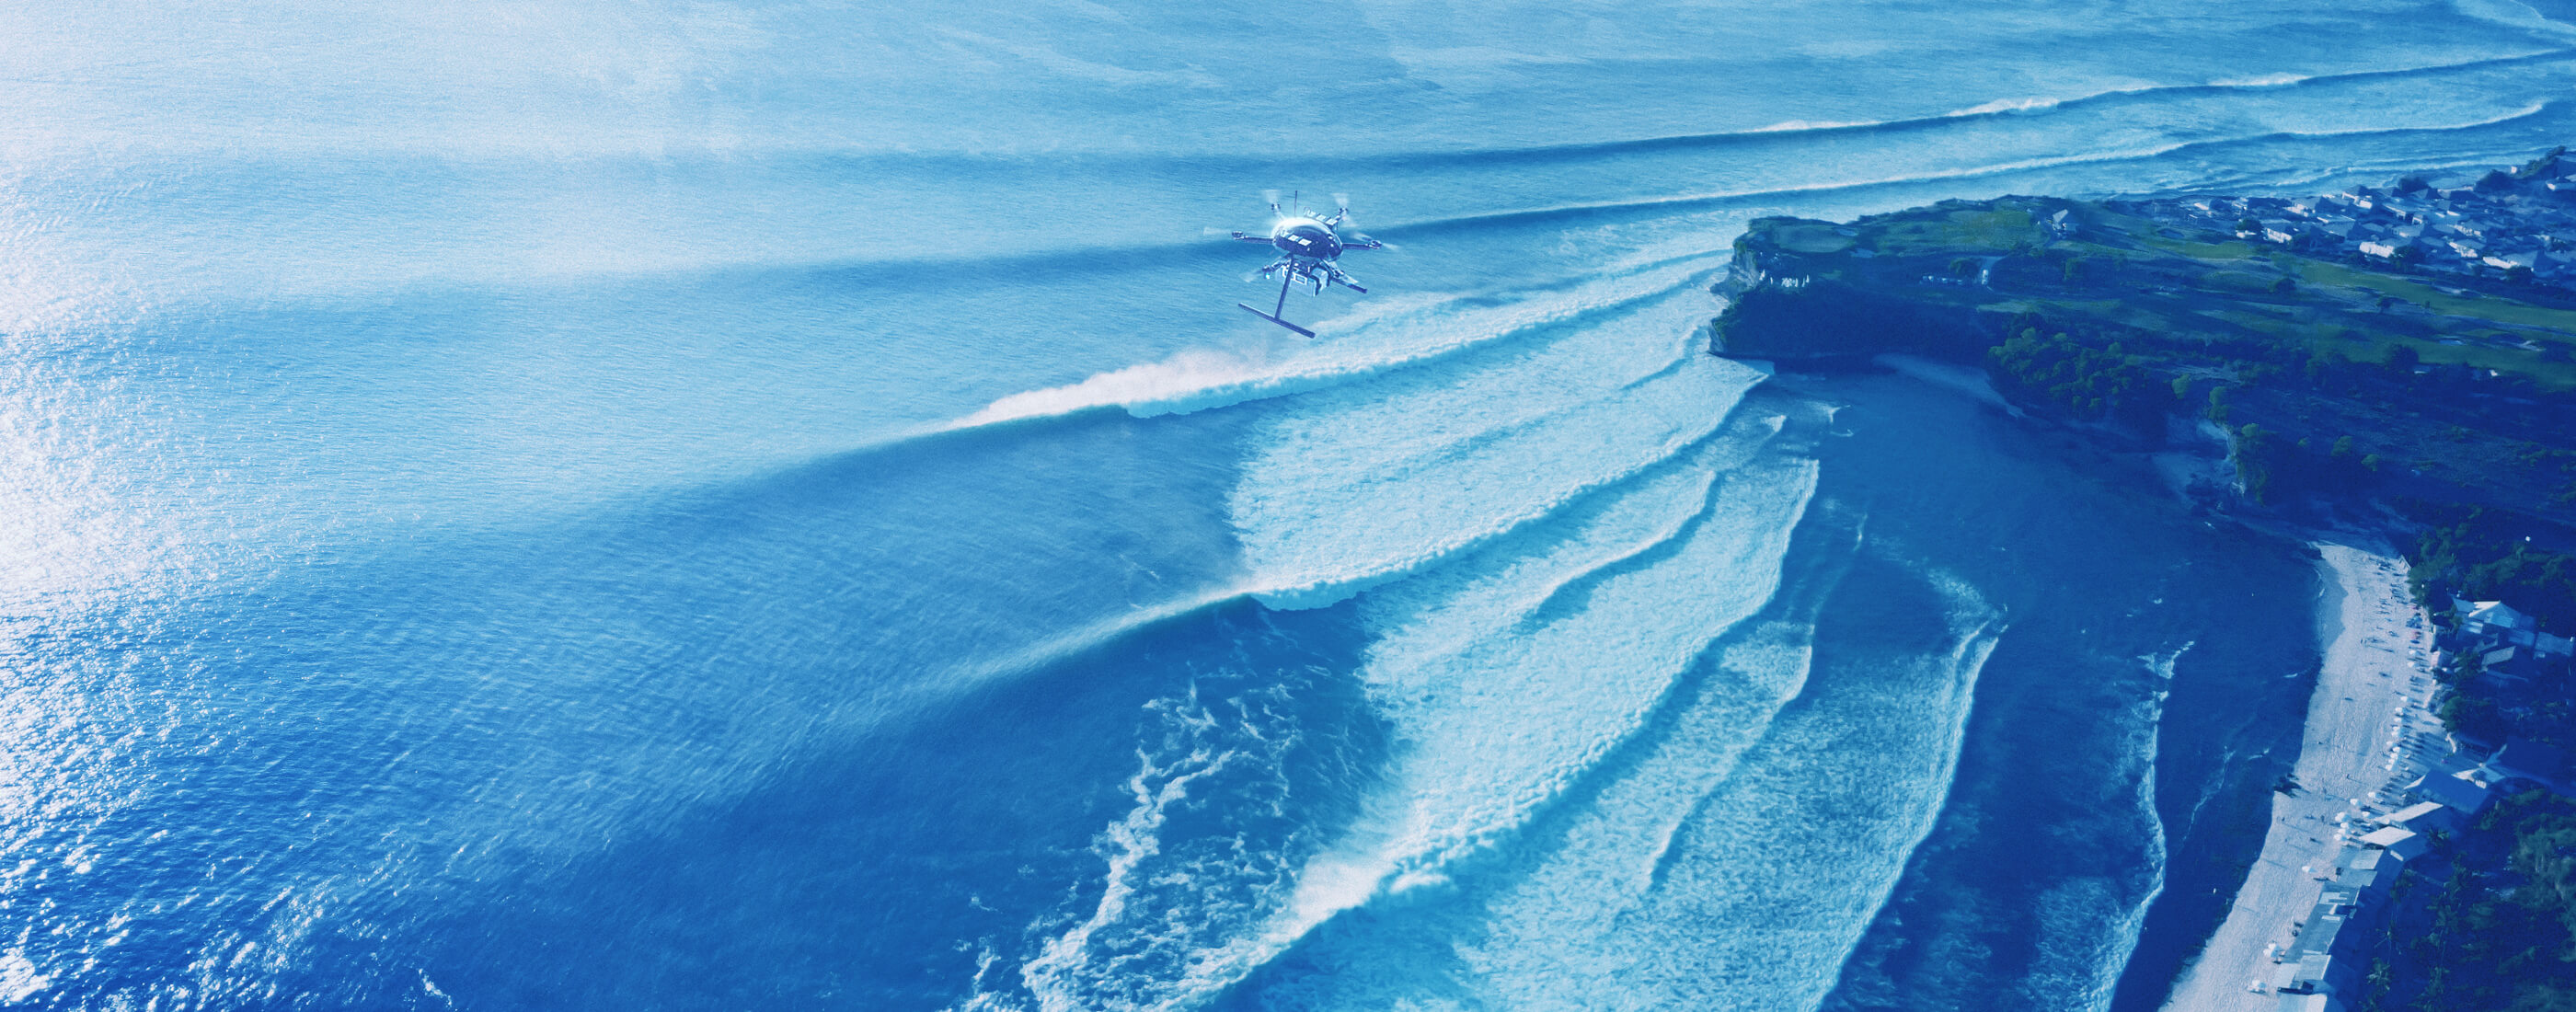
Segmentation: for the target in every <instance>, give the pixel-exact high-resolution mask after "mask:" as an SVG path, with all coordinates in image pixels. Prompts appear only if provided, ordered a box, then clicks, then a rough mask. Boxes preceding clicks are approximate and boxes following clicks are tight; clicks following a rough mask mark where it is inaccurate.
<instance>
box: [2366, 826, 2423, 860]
mask: <svg viewBox="0 0 2576 1012" xmlns="http://www.w3.org/2000/svg"><path fill="white" fill-rule="evenodd" d="M2361 844H2362V846H2365V847H2375V848H2378V849H2379V850H2381V851H2383V852H2385V853H2387V855H2388V856H2390V857H2393V858H2396V859H2398V860H2400V861H2406V860H2411V859H2413V858H2416V857H2419V856H2421V855H2422V854H2423V853H2424V851H2425V850H2427V849H2429V848H2430V847H2431V846H2432V843H2431V841H2429V840H2427V839H2425V837H2424V834H2422V833H2418V832H2416V831H2414V830H2411V829H2407V828H2406V827H2404V826H2382V827H2380V828H2378V829H2374V830H2371V831H2370V832H2368V833H2364V834H2362V837H2361Z"/></svg>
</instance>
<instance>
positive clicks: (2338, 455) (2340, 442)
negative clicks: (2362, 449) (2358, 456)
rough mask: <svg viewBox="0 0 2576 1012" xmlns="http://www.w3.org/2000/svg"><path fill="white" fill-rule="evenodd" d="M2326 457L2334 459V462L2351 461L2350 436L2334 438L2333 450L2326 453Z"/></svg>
mask: <svg viewBox="0 0 2576 1012" xmlns="http://www.w3.org/2000/svg"><path fill="white" fill-rule="evenodd" d="M2326 456H2328V457H2330V458H2333V459H2335V460H2351V459H2352V437H2351V436H2337V437H2335V441H2334V449H2333V450H2332V451H2330V452H2328V453H2327V454H2326Z"/></svg>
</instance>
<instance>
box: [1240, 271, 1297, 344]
mask: <svg viewBox="0 0 2576 1012" xmlns="http://www.w3.org/2000/svg"><path fill="white" fill-rule="evenodd" d="M1281 262H1282V263H1286V262H1287V260H1286V258H1282V260H1281ZM1296 281H1297V269H1296V267H1294V266H1290V267H1289V268H1288V273H1287V275H1286V276H1284V277H1281V278H1280V279H1279V304H1278V305H1277V306H1273V307H1271V310H1270V311H1269V312H1267V313H1265V312H1262V311H1260V310H1258V309H1254V308H1252V307H1251V306H1244V305H1243V303H1240V302H1237V303H1235V305H1238V306H1243V311H1244V312H1247V313H1250V314H1252V315H1254V316H1258V317H1260V318H1262V319H1264V320H1268V321H1270V322H1272V323H1276V324H1278V325H1280V326H1282V327H1286V328H1288V329H1290V330H1293V331H1296V332H1298V333H1300V334H1304V335H1306V336H1307V337H1313V336H1315V332H1314V331H1311V330H1308V329H1306V328H1304V327H1300V326H1298V325H1296V324H1293V323H1290V322H1288V321H1286V320H1283V319H1280V318H1279V314H1280V313H1282V312H1284V311H1286V310H1287V308H1288V286H1289V285H1292V284H1295V283H1296Z"/></svg>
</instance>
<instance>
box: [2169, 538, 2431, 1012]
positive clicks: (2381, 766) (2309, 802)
mask: <svg viewBox="0 0 2576 1012" xmlns="http://www.w3.org/2000/svg"><path fill="white" fill-rule="evenodd" d="M2309 544H2310V546H2311V547H2314V548H2315V549H2316V550H2317V553H2318V556H2319V559H2318V563H2317V568H2318V573H2319V576H2320V577H2321V578H2322V582H2323V587H2322V589H2321V592H2320V594H2319V595H2318V601H2317V609H2316V623H2317V638H2318V641H2319V643H2320V644H2322V646H2323V648H2324V662H2323V665H2322V666H2321V667H2320V669H2319V671H2318V674H2317V685H2316V689H2315V691H2314V693H2313V694H2312V695H2311V696H2310V697H2309V702H2308V712H2307V721H2306V727H2305V731H2304V733H2303V734H2302V735H2301V739H2300V743H2301V744H2300V749H2299V758H2298V762H2297V764H2296V766H2295V767H2294V772H2293V774H2292V776H2293V777H2294V778H2295V779H2296V780H2297V781H2298V784H2299V785H2300V787H2301V788H2302V789H2301V790H2299V791H2298V792H2297V793H2296V794H2295V795H2292V794H2284V793H2281V792H2279V791H2275V792H2273V794H2272V823H2271V827H2270V829H2269V830H2268V831H2267V833H2266V835H2265V837H2264V840H2263V852H2262V856H2261V857H2260V858H2259V859H2257V860H2256V861H2255V862H2254V865H2253V866H2252V867H2251V868H2249V869H2248V870H2247V871H2246V875H2245V881H2244V883H2243V884H2242V885H2240V886H2239V887H2238V888H2237V891H2236V896H2235V899H2234V901H2233V902H2232V903H2231V905H2230V906H2229V908H2228V912H2227V918H2226V920H2225V921H2223V922H2222V923H2220V925H2219V927H2218V929H2217V930H2216V931H2215V932H2212V933H2211V935H2210V937H2209V940H2208V944H2207V945H2206V947H2205V948H2203V950H2202V951H2201V953H2200V955H2199V956H2198V957H2196V958H2194V959H2193V960H2192V962H2191V963H2190V964H2189V965H2187V966H2185V967H2184V968H2183V971H2182V973H2181V975H2180V976H2179V977H2177V978H2176V979H2175V981H2174V985H2173V989H2172V990H2171V991H2170V992H2169V993H2168V995H2167V997H2166V1000H2165V1004H2164V1006H2163V1007H2164V1008H2165V1009H2169V1010H2176V1012H2204V1010H2207V1012H2230V1010H2243V1012H2271V1010H2273V1009H2276V1008H2278V1004H2277V1003H2278V999H2277V998H2276V997H2275V996H2274V995H2273V994H2272V993H2271V989H2270V987H2269V985H2270V984H2271V983H2272V982H2273V981H2274V980H2275V979H2276V978H2277V976H2278V971H2279V964H2276V963H2275V962H2274V961H2273V958H2272V956H2273V953H2275V952H2277V951H2281V950H2283V949H2286V948H2287V947H2288V946H2289V943H2290V942H2291V940H2292V939H2293V938H2294V937H2295V926H2296V925H2297V924H2298V923H2299V922H2301V921H2303V920H2304V919H2305V918H2306V917H2307V916H2308V913H2309V911H2310V909H2311V907H2312V905H2313V904H2314V903H2315V902H2316V898H2317V883H2318V881H2319V880H2320V879H2321V878H2323V877H2325V874H2324V873H2325V872H2327V871H2330V869H2331V868H2332V866H2333V863H2334V857H2335V853H2336V851H2337V850H2338V848H2339V846H2340V841H2339V840H2338V838H2337V835H2336V823H2335V821H2334V820H2335V818H2336V816H2338V815H2342V814H2345V813H2353V812H2357V811H2367V810H2371V809H2373V808H2374V807H2376V806H2375V805H2374V801H2373V799H2374V796H2375V795H2376V794H2377V793H2378V792H2379V791H2380V790H2381V789H2382V787H2383V786H2384V785H2385V784H2386V782H2387V780H2388V778H2389V775H2390V769H2389V768H2388V766H2387V764H2386V758H2387V756H2388V755H2389V750H2390V748H2391V747H2392V746H2393V745H2394V743H2395V739H2396V736H2397V734H2398V731H2397V730H2396V729H2394V728H2392V723H2391V716H2392V715H2393V714H2395V713H2397V712H2398V711H2400V710H2404V711H2406V712H2407V714H2408V715H2409V717H2410V718H2412V719H2423V717H2424V714H2423V703H2422V701H2421V698H2420V692H2419V691H2418V690H2417V688H2416V684H2417V683H2416V680H2417V679H2418V678H2419V677H2421V676H2420V675H2419V674H2418V672H2416V670H2415V669H2414V667H2413V666H2412V664H2411V663H2410V659H2409V658H2408V656H2407V654H2406V652H2405V644H2406V643H2407V639H2406V637H2407V629H2406V621H2407V619H2408V618H2409V617H2410V616H2414V615H2416V611H2415V608H2414V606H2413V604H2412V602H2410V601H2408V600H2407V599H2406V594H2405V585H2406V571H2407V570H2406V563H2405V560H2404V559H2403V557H2401V556H2399V555H2398V554H2397V553H2396V552H2394V551H2391V550H2389V549H2388V548H2386V547H2385V546H2381V545H2367V546H2365V545H2357V544H2346V543H2338V542H2334V541H2324V540H2317V541H2311V542H2309ZM2274 946H2278V947H2279V948H2278V949H2275V948H2272V947H2274ZM2258 981H2260V982H2262V983H2263V984H2264V985H2265V986H2264V987H2262V988H2261V989H2260V990H2255V989H2251V988H2249V986H2248V985H2250V984H2253V983H2255V982H2258Z"/></svg>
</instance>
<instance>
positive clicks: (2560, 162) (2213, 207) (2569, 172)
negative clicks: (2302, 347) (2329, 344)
mask: <svg viewBox="0 0 2576 1012" xmlns="http://www.w3.org/2000/svg"><path fill="white" fill-rule="evenodd" d="M2171 207H2172V209H2173V210H2175V211H2177V212H2179V213H2180V214H2181V215H2182V216H2183V217H2185V218H2187V219H2190V220H2191V223H2192V224H2194V225H2197V226H2199V227H2200V228H2202V229H2205V230H2210V231H2218V232H2231V233H2235V234H2237V235H2240V236H2244V237H2246V238H2249V239H2257V240H2259V241H2262V242H2268V243H2272V244H2275V245H2279V246H2286V247H2289V248H2292V249H2295V250H2298V251H2300V252H2304V253H2311V254H2318V255H2345V254H2349V255H2353V256H2358V257H2362V258H2365V259H2371V260H2381V261H2390V262H2400V261H2402V262H2407V263H2411V264H2413V265H2415V266H2417V267H2419V268H2422V269H2424V270H2428V271H2438V272H2444V273H2451V274H2464V275H2486V276H2503V275H2510V274H2512V273H2513V272H2515V271H2517V270H2520V271H2525V272H2528V273H2529V275H2530V276H2531V277H2533V278H2536V279H2543V280H2554V281H2558V282H2560V283H2562V284H2567V283H2576V159H2569V158H2564V157H2557V156H2552V157H2550V158H2547V159H2544V160H2542V161H2540V162H2537V163H2534V164H2533V165H2532V166H2531V167H2529V168H2527V169H2525V170H2523V171H2522V172H2521V173H2520V174H2516V175H2514V176H2511V177H2509V178H2507V179H2505V180H2502V181H2500V182H2489V183H2482V184H2480V185H2477V186H2460V187H2452V188H2448V189H2437V188H2433V187H2429V186H2425V187H2421V188H2413V187H2410V188H2408V189H2404V190H2400V189H2396V188H2380V187H2367V186H2365V187H2356V188H2354V189H2350V190H2345V191H2343V192H2341V193H2330V194H2326V195H2324V196H2321V197H2304V198H2276V197H2242V198H2228V197H2199V198H2192V199H2189V200H2183V201H2178V202H2175V203H2174V204H2173V205H2171ZM2246 226H2252V227H2250V228H2249V227H2246Z"/></svg>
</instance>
